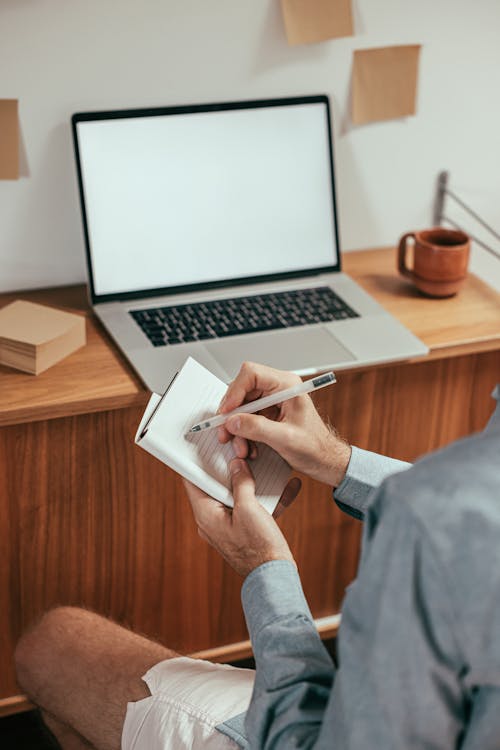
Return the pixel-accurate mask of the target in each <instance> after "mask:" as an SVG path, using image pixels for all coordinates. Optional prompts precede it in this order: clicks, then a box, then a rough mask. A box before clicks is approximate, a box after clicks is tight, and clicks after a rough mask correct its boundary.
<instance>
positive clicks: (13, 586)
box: [0, 352, 500, 698]
mask: <svg viewBox="0 0 500 750" xmlns="http://www.w3.org/2000/svg"><path fill="white" fill-rule="evenodd" d="M499 373H500V353H499V352H487V353H482V354H478V355H474V356H472V355H468V356H465V357H457V358H452V359H451V358H450V359H446V360H433V361H427V362H422V363H411V364H399V365H391V366H387V367H380V368H375V369H370V370H367V371H354V372H346V373H340V374H339V382H338V384H336V385H335V386H333V387H332V388H331V389H325V390H324V391H322V392H320V393H318V394H316V398H317V402H318V405H319V408H320V410H322V411H324V412H325V413H327V414H328V415H331V421H332V423H333V424H334V425H335V426H337V427H338V428H339V430H340V432H341V433H342V434H344V435H346V437H348V439H349V440H351V442H354V443H355V444H358V445H360V446H361V447H367V448H369V449H374V450H379V451H382V452H386V453H388V454H389V455H393V456H396V457H399V458H406V459H413V458H415V457H416V456H417V455H419V454H420V453H423V452H426V451H427V450H430V449H434V448H437V447H439V446H440V445H442V444H444V443H446V442H449V441H450V440H452V439H455V438H457V437H460V436H461V435H464V434H468V433H470V432H472V431H474V430H476V429H480V428H482V427H483V426H484V424H485V422H486V420H487V418H488V416H489V414H490V413H491V411H492V409H493V401H492V400H491V399H490V397H489V393H490V392H491V390H492V388H493V385H494V383H495V382H496V380H498V379H499V377H498V376H499ZM141 414H142V408H136V407H134V408H125V409H118V410H112V411H106V412H100V413H95V414H83V415H80V416H71V417H66V418H59V419H52V420H49V421H40V422H31V423H28V424H24V425H22V424H19V425H11V426H8V427H4V428H2V430H0V491H1V493H2V502H1V503H0V523H1V528H2V533H3V534H4V537H3V538H4V543H3V544H2V545H1V546H0V560H1V563H2V566H3V567H2V577H1V579H0V605H1V608H0V627H1V633H0V637H1V638H2V641H1V648H2V651H1V653H2V659H3V660H4V659H5V654H12V652H13V649H14V645H15V641H16V639H17V637H18V636H19V635H20V633H21V632H22V630H23V629H24V628H25V627H27V626H29V625H30V624H31V623H32V622H33V621H34V619H36V618H37V617H38V616H39V615H40V614H41V613H42V612H43V611H44V610H45V609H47V608H48V607H51V606H55V605H57V604H73V605H78V606H88V607H90V608H92V609H94V610H96V611H98V612H100V613H101V614H104V615H108V616H111V617H113V618H115V619H116V620H118V621H119V622H122V623H125V624H128V625H129V626H131V627H133V628H134V629H135V630H138V631H140V632H142V633H145V634H146V635H148V636H150V637H156V638H158V639H160V640H161V641H162V642H164V643H166V644H167V645H169V646H171V647H172V648H176V649H178V650H180V651H182V652H186V653H189V652H191V651H196V650H200V649H204V648H209V647H214V646H218V645H224V644H228V643H234V642H238V641H243V640H245V639H246V637H247V632H246V628H245V623H244V618H243V614H242V611H241V605H240V587H241V581H240V579H239V578H238V577H237V576H236V574H234V573H233V572H232V571H231V570H230V569H229V568H228V567H227V566H226V565H225V563H224V562H223V561H222V559H221V558H220V557H219V556H218V554H217V553H216V552H215V551H213V550H212V549H210V548H209V546H208V545H207V544H206V543H205V542H204V541H203V540H201V538H200V537H199V536H198V534H197V531H196V527H195V524H194V521H193V519H192V516H191V511H190V508H189V505H188V503H187V499H186V498H185V496H184V490H183V487H182V483H181V481H180V479H179V478H178V477H177V476H175V475H174V473H173V472H171V471H170V470H169V469H167V468H166V467H164V466H163V465H162V464H161V463H160V462H158V461H156V460H155V459H154V458H153V457H152V456H150V455H149V454H147V453H145V452H144V451H142V450H141V449H139V448H138V447H136V446H135V445H134V444H133V436H134V434H135V430H136V427H137V424H138V422H139V419H140V416H141ZM280 524H281V525H282V528H283V529H284V531H285V534H286V535H287V537H288V538H289V540H290V544H291V547H292V549H293V551H294V554H295V555H296V558H297V562H298V566H299V570H300V573H301V576H302V580H303V583H304V589H305V592H306V595H307V597H308V600H309V602H310V605H311V609H312V611H313V614H314V615H315V616H316V617H322V616H326V615H329V614H332V613H333V612H336V611H338V610H339V608H340V604H341V601H342V598H343V596H344V590H345V587H346V586H347V584H348V583H349V582H350V581H351V580H352V578H353V577H354V575H355V572H356V567H357V560H358V554H359V540H360V532H361V524H360V523H359V522H358V521H356V520H354V519H351V518H349V517H347V516H346V515H345V514H343V513H341V512H340V511H339V510H338V509H337V507H336V506H335V504H334V503H333V501H332V499H331V491H330V488H328V487H324V486H321V485H319V484H318V483H316V482H313V481H312V480H304V485H303V490H302V492H301V495H300V497H299V499H298V500H297V501H296V502H295V503H294V505H293V506H292V507H291V508H290V510H289V511H288V512H287V513H286V514H285V515H284V516H283V517H282V519H281V520H280ZM2 667H3V668H2V670H1V675H0V681H1V682H0V698H2V697H8V696H12V695H15V694H16V693H17V692H18V688H17V687H16V685H15V678H14V672H13V665H12V661H11V659H10V658H9V659H8V663H7V664H2Z"/></svg>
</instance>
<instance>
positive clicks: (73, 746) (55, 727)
mask: <svg viewBox="0 0 500 750" xmlns="http://www.w3.org/2000/svg"><path fill="white" fill-rule="evenodd" d="M41 714H42V716H43V721H44V723H45V725H46V726H47V727H48V729H50V732H51V734H53V735H54V737H55V738H56V740H57V741H58V743H59V745H60V746H61V747H62V748H64V750H89V748H92V745H91V744H90V743H89V742H87V740H84V739H83V737H81V736H80V735H79V734H77V733H76V732H75V731H74V730H73V729H70V728H69V727H67V726H65V725H64V724H61V722H60V721H57V719H54V717H53V716H51V715H50V714H48V713H47V712H46V711H42V712H41Z"/></svg>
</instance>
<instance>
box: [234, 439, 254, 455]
mask: <svg viewBox="0 0 500 750" xmlns="http://www.w3.org/2000/svg"><path fill="white" fill-rule="evenodd" d="M231 437H232V438H233V450H234V453H235V455H236V456H237V457H238V458H250V446H249V444H248V440H245V438H242V437H239V436H238V435H237V436H236V437H233V436H231Z"/></svg>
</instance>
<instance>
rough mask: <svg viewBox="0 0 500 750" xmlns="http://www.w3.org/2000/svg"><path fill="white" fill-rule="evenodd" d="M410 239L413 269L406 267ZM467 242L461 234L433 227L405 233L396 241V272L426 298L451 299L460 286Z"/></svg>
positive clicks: (462, 278) (467, 257)
mask: <svg viewBox="0 0 500 750" xmlns="http://www.w3.org/2000/svg"><path fill="white" fill-rule="evenodd" d="M410 238H413V241H414V249H413V268H412V269H410V268H408V266H407V265H406V251H407V241H408V240H409V239H410ZM469 252H470V240H469V238H468V237H467V235H466V234H465V232H460V231H457V230H455V229H445V228H443V227H435V228H434V229H424V230H423V231H421V232H407V234H405V235H403V236H402V237H401V239H400V241H399V251H398V271H399V273H400V274H402V275H403V276H406V277H407V278H408V279H410V280H411V281H412V282H413V283H414V284H415V286H416V287H417V289H420V291H421V292H423V293H424V294H427V295H428V296H429V297H451V295H453V294H456V293H457V292H458V290H459V289H460V287H461V286H462V285H463V283H464V281H465V279H466V276H467V266H468V264H469Z"/></svg>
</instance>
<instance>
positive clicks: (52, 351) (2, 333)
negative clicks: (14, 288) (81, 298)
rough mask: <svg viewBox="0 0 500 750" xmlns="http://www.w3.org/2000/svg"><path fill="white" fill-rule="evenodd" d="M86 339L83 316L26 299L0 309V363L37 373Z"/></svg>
mask: <svg viewBox="0 0 500 750" xmlns="http://www.w3.org/2000/svg"><path fill="white" fill-rule="evenodd" d="M85 341H86V338H85V318H84V316H83V315H75V314H74V313H68V312H63V311H62V310H56V309H54V308H53V307H47V306H46V305H37V304H34V303H33V302H25V301H23V300H18V301H16V302H11V304H10V305H6V306H5V307H3V308H2V309H0V365H7V366H8V367H14V368H16V369H17V370H22V371H23V372H29V373H31V374H33V375H38V374H39V373H41V372H43V371H44V370H46V369H47V368H48V367H51V366H52V365H54V364H55V363H56V362H59V360H61V359H63V358H64V357H67V356H68V354H71V353H72V352H74V351H75V349H79V348H80V347H81V346H84V345H85Z"/></svg>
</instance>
